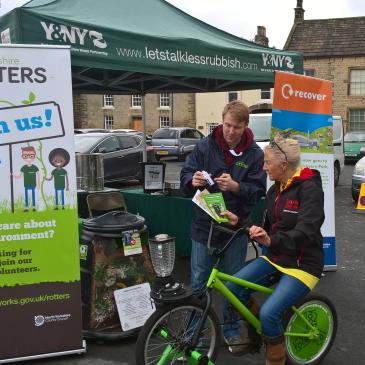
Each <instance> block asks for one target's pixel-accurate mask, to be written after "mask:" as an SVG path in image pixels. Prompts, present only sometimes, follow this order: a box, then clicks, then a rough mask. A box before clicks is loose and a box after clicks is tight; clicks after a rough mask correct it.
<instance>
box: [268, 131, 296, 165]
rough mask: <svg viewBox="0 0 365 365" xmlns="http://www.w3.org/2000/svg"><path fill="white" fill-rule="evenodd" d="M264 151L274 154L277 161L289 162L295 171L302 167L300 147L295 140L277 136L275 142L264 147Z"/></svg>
mask: <svg viewBox="0 0 365 365" xmlns="http://www.w3.org/2000/svg"><path fill="white" fill-rule="evenodd" d="M264 151H265V152H266V151H269V152H270V153H272V154H273V155H274V157H275V159H276V160H279V161H282V162H283V161H287V162H288V164H289V166H290V167H291V168H293V169H296V168H298V166H299V165H300V147H299V143H298V141H297V140H295V139H291V138H283V137H282V136H280V135H276V136H275V137H274V140H273V141H272V142H270V143H269V144H268V145H267V146H265V147H264Z"/></svg>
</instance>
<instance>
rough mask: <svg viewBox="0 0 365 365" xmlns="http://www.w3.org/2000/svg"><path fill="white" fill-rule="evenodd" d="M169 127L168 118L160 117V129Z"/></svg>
mask: <svg viewBox="0 0 365 365" xmlns="http://www.w3.org/2000/svg"><path fill="white" fill-rule="evenodd" d="M166 127H170V118H169V117H160V128H166Z"/></svg>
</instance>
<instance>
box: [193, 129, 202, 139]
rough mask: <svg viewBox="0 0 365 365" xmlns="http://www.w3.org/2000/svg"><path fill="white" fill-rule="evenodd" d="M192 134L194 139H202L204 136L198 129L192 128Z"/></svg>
mask: <svg viewBox="0 0 365 365" xmlns="http://www.w3.org/2000/svg"><path fill="white" fill-rule="evenodd" d="M193 135H194V137H193V138H196V139H202V138H203V137H204V136H203V134H201V133H200V132H199V131H197V130H193Z"/></svg>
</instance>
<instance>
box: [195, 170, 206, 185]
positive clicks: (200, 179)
mask: <svg viewBox="0 0 365 365" xmlns="http://www.w3.org/2000/svg"><path fill="white" fill-rule="evenodd" d="M191 185H193V187H194V188H199V187H203V186H207V185H208V182H207V180H206V179H205V177H204V175H203V172H202V171H196V172H195V174H194V175H193V180H191Z"/></svg>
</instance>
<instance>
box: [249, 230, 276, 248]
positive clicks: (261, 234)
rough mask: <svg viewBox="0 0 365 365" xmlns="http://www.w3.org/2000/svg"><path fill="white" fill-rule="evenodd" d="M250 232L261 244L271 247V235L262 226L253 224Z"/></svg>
mask: <svg viewBox="0 0 365 365" xmlns="http://www.w3.org/2000/svg"><path fill="white" fill-rule="evenodd" d="M249 234H250V237H251V238H252V239H254V240H255V241H257V242H258V243H260V244H261V245H264V246H266V247H269V246H270V245H271V239H270V236H269V235H268V234H267V232H266V231H265V230H264V229H263V228H262V227H258V226H251V227H250V231H249Z"/></svg>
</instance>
